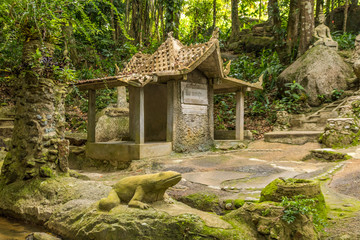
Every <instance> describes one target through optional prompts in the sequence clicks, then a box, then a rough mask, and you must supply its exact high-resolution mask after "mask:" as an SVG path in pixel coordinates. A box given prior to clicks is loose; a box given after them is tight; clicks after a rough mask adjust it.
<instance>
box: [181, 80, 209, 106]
mask: <svg viewBox="0 0 360 240" xmlns="http://www.w3.org/2000/svg"><path fill="white" fill-rule="evenodd" d="M181 102H182V103H186V104H199V105H208V103H209V101H208V90H207V85H206V84H199V83H187V82H182V83H181Z"/></svg>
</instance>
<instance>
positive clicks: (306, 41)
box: [298, 0, 314, 56]
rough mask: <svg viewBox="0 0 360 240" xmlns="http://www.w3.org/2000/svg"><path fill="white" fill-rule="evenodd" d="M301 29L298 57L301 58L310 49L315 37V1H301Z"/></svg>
mask: <svg viewBox="0 0 360 240" xmlns="http://www.w3.org/2000/svg"><path fill="white" fill-rule="evenodd" d="M300 29H301V30H300V40H299V50H298V56H301V55H302V54H304V53H305V52H306V51H307V50H308V49H309V46H310V43H311V40H312V37H313V32H314V0H302V1H300Z"/></svg>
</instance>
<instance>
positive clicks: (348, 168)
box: [81, 140, 360, 240]
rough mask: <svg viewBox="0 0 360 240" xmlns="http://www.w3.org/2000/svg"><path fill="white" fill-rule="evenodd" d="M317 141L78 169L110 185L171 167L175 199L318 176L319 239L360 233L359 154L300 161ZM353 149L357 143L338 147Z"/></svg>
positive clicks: (230, 194)
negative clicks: (322, 221) (322, 210)
mask: <svg viewBox="0 0 360 240" xmlns="http://www.w3.org/2000/svg"><path fill="white" fill-rule="evenodd" d="M318 148H320V145H319V144H318V143H306V144H304V145H288V144H280V143H267V142H264V141H263V140H258V141H254V142H252V143H250V144H249V146H248V148H247V149H243V150H234V151H225V152H223V151H221V152H205V153H193V154H173V155H171V156H168V157H161V158H154V159H146V160H139V161H134V162H133V163H132V164H131V166H130V168H129V169H127V170H124V171H117V172H111V173H104V172H86V171H83V172H81V173H82V174H84V175H87V176H88V177H90V178H91V179H92V180H97V181H102V182H103V183H104V184H106V185H112V184H114V183H115V182H117V181H118V180H119V179H121V178H123V177H125V176H129V175H138V174H146V173H153V172H159V171H166V170H173V171H178V172H180V173H182V176H183V179H182V180H181V181H180V182H179V183H178V184H177V185H176V186H174V187H173V188H171V189H170V190H169V191H168V193H169V195H170V196H171V197H173V198H174V199H180V198H181V197H183V196H186V195H189V194H193V193H206V194H216V195H217V196H218V197H219V198H220V200H226V199H245V200H257V199H258V198H259V196H260V192H261V189H262V188H264V187H265V186H266V185H267V184H268V183H270V182H271V181H272V180H274V179H276V178H278V177H283V178H304V179H320V180H321V181H322V190H323V193H324V195H325V199H326V201H327V205H328V207H329V214H328V218H329V219H328V226H327V227H326V228H325V232H324V233H322V235H323V236H322V239H342V240H344V239H360V188H359V187H358V186H359V181H360V157H359V158H357V157H358V155H355V158H352V159H350V160H347V161H343V162H335V163H334V162H324V161H316V160H307V161H302V159H303V158H304V157H305V156H307V155H308V154H309V151H310V150H313V149H318ZM340 151H343V152H347V153H352V154H353V155H354V153H355V152H356V151H357V148H356V147H354V148H349V149H344V150H340Z"/></svg>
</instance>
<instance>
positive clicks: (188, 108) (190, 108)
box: [181, 104, 208, 115]
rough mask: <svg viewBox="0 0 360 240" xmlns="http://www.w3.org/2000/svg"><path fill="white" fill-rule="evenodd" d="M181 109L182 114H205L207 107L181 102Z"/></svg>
mask: <svg viewBox="0 0 360 240" xmlns="http://www.w3.org/2000/svg"><path fill="white" fill-rule="evenodd" d="M181 110H182V113H183V114H198V115H206V114H207V110H208V107H207V106H202V105H190V104H181Z"/></svg>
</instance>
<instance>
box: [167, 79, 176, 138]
mask: <svg viewBox="0 0 360 240" xmlns="http://www.w3.org/2000/svg"><path fill="white" fill-rule="evenodd" d="M174 88H175V82H174V81H169V82H168V83H167V121H166V141H167V142H172V141H173V134H174V94H175V90H174Z"/></svg>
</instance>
